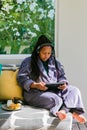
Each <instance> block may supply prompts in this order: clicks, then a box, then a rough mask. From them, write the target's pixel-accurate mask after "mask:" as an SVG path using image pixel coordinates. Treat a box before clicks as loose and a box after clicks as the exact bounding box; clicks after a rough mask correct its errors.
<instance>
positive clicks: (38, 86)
mask: <svg viewBox="0 0 87 130" xmlns="http://www.w3.org/2000/svg"><path fill="white" fill-rule="evenodd" d="M30 88H36V89H39V90H42V91H46V90H47V89H48V88H47V87H46V86H45V83H44V82H39V83H36V82H33V83H32V84H31V86H30Z"/></svg>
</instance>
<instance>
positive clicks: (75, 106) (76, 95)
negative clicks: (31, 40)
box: [17, 35, 86, 123]
mask: <svg viewBox="0 0 87 130" xmlns="http://www.w3.org/2000/svg"><path fill="white" fill-rule="evenodd" d="M17 81H18V83H19V85H20V86H21V87H22V88H23V91H24V93H23V94H24V99H25V101H26V102H27V104H29V105H33V106H37V107H41V108H45V109H48V110H50V112H51V113H52V114H53V115H54V116H57V117H58V118H59V119H60V120H63V119H65V118H66V115H67V114H66V113H67V112H71V113H72V116H73V118H75V119H76V120H77V121H78V122H80V123H85V122H86V118H85V117H84V116H82V113H84V106H83V103H82V99H81V94H80V91H79V89H78V88H77V87H74V86H71V85H69V83H68V80H67V78H66V76H65V72H64V68H63V66H62V65H61V63H60V62H59V61H57V60H56V59H55V55H54V47H53V46H52V43H51V41H50V40H49V39H48V38H47V37H46V36H45V35H41V36H40V37H39V38H38V41H37V43H36V45H35V48H34V50H33V52H32V55H31V56H30V57H28V58H26V59H24V61H23V62H22V64H21V66H20V68H19V72H18V75H17ZM59 82H61V84H60V85H58V87H57V89H55V87H54V86H53V87H54V89H52V90H51V89H48V87H47V86H46V83H59Z"/></svg>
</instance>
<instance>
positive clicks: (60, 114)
mask: <svg viewBox="0 0 87 130" xmlns="http://www.w3.org/2000/svg"><path fill="white" fill-rule="evenodd" d="M56 115H57V117H58V118H59V119H60V120H64V119H65V118H66V113H65V111H64V110H60V111H58V112H57V113H56Z"/></svg>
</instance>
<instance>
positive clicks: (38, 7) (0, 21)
mask: <svg viewBox="0 0 87 130" xmlns="http://www.w3.org/2000/svg"><path fill="white" fill-rule="evenodd" d="M0 5H1V6H0V7H1V10H0V45H1V46H0V48H1V50H0V54H3V53H4V48H5V47H6V46H11V50H10V54H19V53H22V54H24V53H26V54H28V53H31V52H32V50H33V48H34V45H35V43H36V40H37V38H38V37H39V36H40V35H41V34H45V35H46V36H48V37H49V38H50V39H51V40H52V41H53V42H54V19H55V15H54V11H55V10H54V5H53V3H52V0H3V1H1V3H0ZM22 46H28V47H27V48H24V49H23V50H22V51H21V52H20V48H21V47H22ZM5 53H7V52H5Z"/></svg>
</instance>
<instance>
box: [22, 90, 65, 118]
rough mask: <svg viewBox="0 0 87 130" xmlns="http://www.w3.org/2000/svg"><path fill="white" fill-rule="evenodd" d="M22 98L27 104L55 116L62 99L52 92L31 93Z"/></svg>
mask: <svg viewBox="0 0 87 130" xmlns="http://www.w3.org/2000/svg"><path fill="white" fill-rule="evenodd" d="M24 97H25V100H26V102H27V103H28V104H30V105H33V106H36V107H41V108H45V109H48V110H50V112H51V113H52V114H53V115H55V116H58V113H57V112H58V111H59V109H60V107H61V106H62V103H63V102H62V99H61V98H60V97H59V96H58V95H57V94H55V93H53V92H40V91H36V92H33V91H31V92H30V93H26V94H25V96H24ZM63 115H64V113H63ZM59 118H60V114H59Z"/></svg>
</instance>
